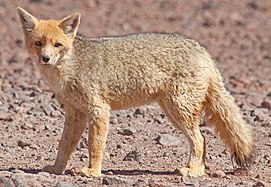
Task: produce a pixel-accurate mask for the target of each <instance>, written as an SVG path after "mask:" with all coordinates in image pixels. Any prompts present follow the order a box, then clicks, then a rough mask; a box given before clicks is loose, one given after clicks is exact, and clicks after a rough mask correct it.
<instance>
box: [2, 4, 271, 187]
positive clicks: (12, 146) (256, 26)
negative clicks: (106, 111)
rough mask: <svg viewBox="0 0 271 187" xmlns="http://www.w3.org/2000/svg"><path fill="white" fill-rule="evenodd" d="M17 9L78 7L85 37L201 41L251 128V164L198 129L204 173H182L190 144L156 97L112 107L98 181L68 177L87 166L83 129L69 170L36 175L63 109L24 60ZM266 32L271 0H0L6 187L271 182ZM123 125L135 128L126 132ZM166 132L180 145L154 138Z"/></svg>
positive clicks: (51, 13)
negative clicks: (244, 165) (169, 36)
mask: <svg viewBox="0 0 271 187" xmlns="http://www.w3.org/2000/svg"><path fill="white" fill-rule="evenodd" d="M17 6H20V7H23V8H25V9H26V10H28V11H30V12H31V13H32V14H34V15H36V16H37V17H38V18H44V19H47V18H52V19H56V18H59V19H60V18H63V17H64V16H67V15H69V14H71V13H74V12H77V11H79V12H81V13H82V21H81V25H80V28H79V33H81V34H82V35H85V36H88V37H93V36H101V35H122V34H128V33H138V32H168V33H172V32H177V33H181V34H184V35H187V36H189V37H191V38H194V39H196V40H198V41H199V42H200V43H202V44H203V45H204V46H206V48H207V49H208V51H209V52H210V54H211V55H212V56H213V59H214V60H215V61H216V63H217V66H218V68H219V70H220V71H221V73H222V75H223V77H224V79H225V84H226V87H227V88H228V89H229V90H230V92H231V93H232V94H233V96H234V97H235V98H236V100H237V103H238V105H239V106H240V107H241V109H242V112H243V115H244V118H245V120H246V121H247V122H248V124H249V126H250V127H251V128H252V129H253V132H254V139H255V155H254V161H253V165H252V167H251V169H250V170H249V171H241V170H234V168H233V166H232V164H231V160H230V156H229V153H228V152H227V151H226V150H225V147H224V145H223V143H222V142H221V140H219V139H218V137H217V136H216V135H215V134H214V132H213V130H212V129H209V128H207V127H206V126H202V127H201V129H202V133H203V135H204V136H205V137H206V141H207V146H206V147H207V155H206V164H207V166H208V169H207V175H206V176H203V177H199V178H187V177H182V176H180V175H178V173H177V172H176V171H175V170H176V169H178V168H181V167H182V166H183V165H185V164H186V162H187V160H188V151H189V147H188V143H187V141H186V139H185V138H184V135H183V134H182V133H181V132H179V131H177V130H175V129H174V128H173V127H172V126H171V125H170V123H169V121H168V120H167V119H166V118H165V116H164V114H163V112H162V111H161V110H160V108H159V107H158V106H157V105H155V104H154V105H150V106H143V107H140V108H138V109H130V110H125V111H114V112H112V116H111V119H110V134H109V137H108V144H107V149H106V154H105V159H104V162H103V177H102V178H87V177H82V176H73V175H71V174H70V173H71V172H70V169H71V168H73V167H76V168H80V167H83V166H87V164H88V154H87V145H86V142H87V141H86V137H87V131H86V133H84V135H83V137H82V140H81V142H80V145H78V147H77V149H76V151H75V152H74V154H73V156H72V158H71V159H70V161H69V165H68V168H67V171H66V173H65V174H63V175H50V174H47V173H43V172H41V173H40V169H41V168H42V167H43V166H45V165H47V164H53V161H54V159H55V157H56V153H57V147H58V142H59V139H60V136H61V132H62V128H63V121H64V114H63V112H62V110H61V109H60V108H59V105H58V103H57V101H56V100H55V98H54V95H53V93H52V92H50V91H49V89H48V87H47V86H46V85H45V84H44V82H43V80H42V78H41V77H40V75H39V72H38V71H37V68H36V67H35V65H34V64H35V63H34V62H31V60H30V59H29V58H28V55H27V52H26V50H25V48H24V44H23V35H22V30H21V28H20V25H19V21H18V17H17V12H16V7H17ZM270 31H271V1H270V0H244V1H239V0H221V1H215V0H202V1H200V0H196V1H187V0H172V1H167V0H157V1H153V0H147V1H138V0H131V1H117V0H112V1H109V0H107V1H96V0H90V1H72V0H66V1H59V0H57V1H50V0H18V1H9V0H1V1H0V33H1V34H0V44H1V45H0V46H1V51H0V124H1V128H0V137H1V138H0V186H1V184H4V182H3V181H4V180H5V179H6V180H5V182H6V184H9V185H11V186H12V185H13V186H31V185H32V186H56V184H57V183H58V182H59V183H58V186H65V185H66V186H76V185H77V186H101V185H109V186H228V187H230V186H231V187H233V186H271V151H270V148H271V130H270V129H271V111H270V110H271V62H270V60H271V42H270V41H271V32H270ZM122 128H128V131H129V130H130V132H129V133H130V135H127V134H126V135H123V133H121V132H120V131H121V130H123V129H122ZM129 133H128V134H129ZM124 134H125V133H124ZM161 134H168V135H171V136H174V137H177V138H179V140H180V143H179V145H172V146H162V145H160V144H158V143H157V137H159V135H161ZM1 181H2V182H1ZM60 181H66V182H68V183H61V182H60Z"/></svg>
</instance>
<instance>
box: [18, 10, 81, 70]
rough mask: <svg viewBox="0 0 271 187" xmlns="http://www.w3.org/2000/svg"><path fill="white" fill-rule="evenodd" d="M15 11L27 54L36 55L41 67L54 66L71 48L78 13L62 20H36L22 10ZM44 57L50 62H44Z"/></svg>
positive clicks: (77, 24)
mask: <svg viewBox="0 0 271 187" xmlns="http://www.w3.org/2000/svg"><path fill="white" fill-rule="evenodd" d="M17 10H18V14H19V18H20V21H21V24H22V28H23V31H24V36H25V44H26V47H27V49H28V51H29V53H30V54H36V55H37V56H38V59H39V64H41V65H44V64H45V65H48V64H49V65H55V64H56V63H57V62H58V61H59V60H60V59H61V58H63V57H64V56H65V54H66V53H67V52H68V51H69V49H71V48H72V43H73V39H74V37H75V35H76V33H77V29H78V26H79V23H80V13H75V14H72V15H70V16H67V17H66V18H64V19H63V20H38V19H37V18H35V17H34V16H32V15H31V14H30V13H28V12H26V11H25V10H24V9H22V8H18V9H17ZM37 42H38V44H39V45H37ZM44 56H47V57H49V58H50V60H49V61H48V62H44V61H43V60H42V59H43V57H44Z"/></svg>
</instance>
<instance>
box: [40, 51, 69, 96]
mask: <svg viewBox="0 0 271 187" xmlns="http://www.w3.org/2000/svg"><path fill="white" fill-rule="evenodd" d="M72 50H73V49H70V50H69V51H68V53H67V54H66V55H65V56H64V57H62V58H61V59H59V61H58V62H57V64H56V65H54V66H52V67H50V68H44V67H42V66H39V70H40V73H41V75H42V76H43V78H44V79H45V81H46V83H47V84H48V86H49V87H50V89H51V90H52V91H53V92H54V93H55V94H58V93H59V92H61V91H62V90H63V89H64V88H65V86H66V85H67V83H68V82H69V80H71V79H72V77H73V75H74V66H73V65H74V58H73V53H72Z"/></svg>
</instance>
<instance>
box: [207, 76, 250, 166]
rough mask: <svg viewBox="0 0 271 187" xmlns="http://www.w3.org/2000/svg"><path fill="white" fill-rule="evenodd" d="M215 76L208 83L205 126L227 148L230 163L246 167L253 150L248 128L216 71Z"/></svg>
mask: <svg viewBox="0 0 271 187" xmlns="http://www.w3.org/2000/svg"><path fill="white" fill-rule="evenodd" d="M216 75H217V76H216V77H215V78H214V79H212V80H211V81H210V86H209V90H208V94H207V98H206V99H207V103H206V107H205V110H204V111H205V120H206V122H207V124H209V125H211V126H214V128H215V131H216V133H217V134H218V135H219V136H220V138H221V139H222V140H223V141H224V143H225V144H226V146H227V147H228V148H229V150H230V152H231V158H232V161H233V162H235V163H236V164H237V165H238V166H240V167H247V166H249V163H250V158H251V156H252V149H253V139H252V135H251V131H250V128H249V126H248V125H246V123H245V121H244V120H243V118H242V116H241V112H240V109H239V107H238V106H237V105H236V103H235V101H234V98H233V97H232V96H231V95H230V93H229V92H228V91H227V90H226V89H225V87H224V83H223V80H222V77H221V75H220V73H219V72H218V71H216Z"/></svg>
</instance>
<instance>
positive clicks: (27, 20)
mask: <svg viewBox="0 0 271 187" xmlns="http://www.w3.org/2000/svg"><path fill="white" fill-rule="evenodd" d="M17 11H18V15H19V18H20V22H21V24H22V28H23V30H24V31H25V32H26V33H28V32H32V31H33V30H34V28H35V26H36V24H37V22H38V19H37V18H35V17H34V16H32V15H31V14H30V13H28V12H27V11H25V10H24V9H22V8H20V7H18V8H17Z"/></svg>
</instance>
